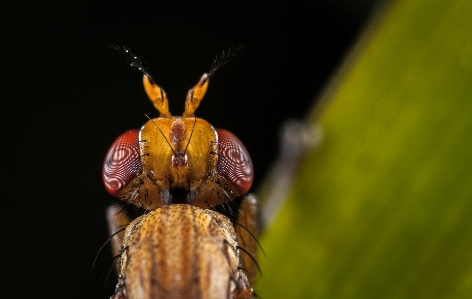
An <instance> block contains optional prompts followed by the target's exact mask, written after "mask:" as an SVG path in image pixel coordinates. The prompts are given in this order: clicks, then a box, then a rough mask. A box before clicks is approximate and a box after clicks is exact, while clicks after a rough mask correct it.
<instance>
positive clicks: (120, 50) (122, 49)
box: [109, 45, 155, 84]
mask: <svg viewBox="0 0 472 299" xmlns="http://www.w3.org/2000/svg"><path fill="white" fill-rule="evenodd" d="M109 47H110V48H111V49H112V50H113V51H114V52H115V54H118V55H120V56H122V57H123V58H124V59H125V60H126V61H127V62H129V65H130V66H131V68H133V69H135V70H137V71H140V72H141V73H143V75H144V76H146V77H147V78H148V79H149V82H151V83H152V84H155V81H154V79H153V78H152V76H151V74H150V73H149V72H148V69H147V67H146V65H145V63H144V61H143V60H141V58H140V57H139V56H138V55H136V54H134V53H133V52H131V49H130V48H129V47H127V46H118V45H109Z"/></svg>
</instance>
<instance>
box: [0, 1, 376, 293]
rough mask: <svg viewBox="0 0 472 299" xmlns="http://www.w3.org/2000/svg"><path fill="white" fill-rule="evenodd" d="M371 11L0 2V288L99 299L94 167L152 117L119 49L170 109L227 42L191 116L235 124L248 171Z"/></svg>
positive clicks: (339, 5) (303, 106) (103, 200)
mask: <svg viewBox="0 0 472 299" xmlns="http://www.w3.org/2000/svg"><path fill="white" fill-rule="evenodd" d="M374 9H375V5H374V3H373V1H366V2H341V1H326V2H313V3H308V2H306V3H294V4H292V3H288V2H286V3H272V2H271V3H259V4H251V3H184V2H180V3H175V4H174V3H164V4H157V3H156V4H154V3H147V2H145V3H141V2H139V3H138V2H133V3H131V2H127V3H115V2H106V3H105V2H103V3H99V4H92V3H90V4H86V3H49V2H48V3H37V2H29V3H19V4H16V3H10V2H8V3H6V2H2V3H1V32H0V36H1V89H0V91H1V102H0V103H1V107H0V111H1V126H0V130H1V132H0V136H1V168H0V169H1V171H2V180H1V184H2V185H1V209H0V211H1V218H0V220H1V226H0V229H1V241H0V242H1V246H0V250H1V251H0V252H1V260H0V263H1V264H0V269H1V280H0V291H1V293H0V296H1V298H33V296H38V298H108V297H109V296H110V295H111V294H112V292H113V288H114V286H113V284H112V285H111V286H110V287H108V289H107V288H104V287H103V286H102V285H103V283H104V280H103V279H99V280H98V281H99V282H98V284H97V285H94V279H95V277H96V276H97V274H98V271H99V269H100V268H101V267H103V265H104V264H105V263H106V262H107V261H108V260H109V258H110V252H109V251H108V250H106V251H105V252H104V253H102V255H101V256H100V257H99V260H98V267H96V268H95V269H92V268H91V266H92V261H93V259H94V257H95V254H96V253H97V251H98V249H99V248H100V246H101V245H102V243H103V242H104V241H105V240H106V239H107V236H108V232H107V228H106V221H105V214H104V211H105V209H106V207H107V206H108V205H110V204H111V203H113V198H112V197H111V196H109V195H108V194H107V193H106V192H105V190H104V188H103V186H102V183H101V177H100V175H101V165H102V162H103V158H104V155H105V153H106V151H107V149H108V147H109V146H110V145H111V143H112V142H113V141H114V139H115V138H116V137H117V136H118V135H119V134H121V133H122V132H124V131H125V130H127V129H131V128H139V127H140V126H141V125H143V124H144V123H145V122H146V118H145V116H144V114H148V115H150V116H151V117H157V111H155V110H154V108H153V106H152V104H151V103H150V101H149V100H148V99H147V97H146V95H145V93H144V90H143V87H142V83H141V75H140V74H139V73H138V72H136V71H134V70H132V69H131V68H130V67H128V66H127V64H126V63H125V61H124V60H123V59H119V58H116V57H115V56H114V55H113V54H112V52H111V50H110V49H109V48H108V46H107V45H108V44H118V45H127V46H129V47H130V48H131V49H132V50H133V51H134V52H135V53H136V54H138V55H139V56H140V57H141V58H142V59H143V60H144V61H145V62H146V64H147V66H148V68H149V70H150V73H151V74H152V75H153V77H154V79H155V80H156V82H157V83H158V84H159V85H160V86H161V87H162V88H164V89H165V90H166V92H167V95H168V97H169V101H170V109H171V112H172V113H173V114H174V115H181V113H182V112H183V104H184V100H185V95H186V93H187V91H188V89H189V88H191V87H193V86H194V85H195V83H196V82H197V80H198V79H199V78H200V76H201V74H202V73H204V72H206V71H208V69H209V67H210V65H211V62H212V59H213V58H214V57H215V56H216V55H218V54H220V53H221V52H222V50H225V49H227V48H228V47H229V46H231V45H233V46H234V45H241V44H242V45H244V46H245V49H244V50H243V51H242V52H241V53H240V55H239V56H238V57H237V58H236V59H234V60H233V61H231V62H230V63H229V64H227V65H226V66H225V67H223V68H222V69H220V70H219V71H217V73H216V74H215V76H214V77H213V78H212V79H211V80H210V81H211V82H210V86H209V89H208V92H207V94H206V96H205V99H204V100H203V102H202V103H201V105H200V107H199V108H198V110H197V111H196V116H197V117H201V118H204V119H206V120H208V121H209V122H210V123H211V124H213V125H214V126H215V127H222V128H226V129H228V130H230V131H232V132H233V133H235V134H236V135H237V136H238V137H239V138H240V139H241V140H242V141H243V142H244V143H245V145H246V147H247V149H248V150H249V152H250V153H251V156H252V158H253V162H254V167H255V172H256V181H255V184H254V185H253V188H252V190H256V189H257V185H258V184H259V183H260V182H261V180H262V179H263V176H264V173H265V171H266V169H267V167H268V165H269V164H270V162H271V161H272V160H273V159H274V158H275V155H276V152H277V132H278V129H279V127H280V125H281V124H282V123H283V122H284V120H286V119H288V118H293V117H296V118H302V117H303V116H305V115H306V114H307V112H308V109H309V108H310V107H311V106H312V105H313V104H314V99H315V98H316V96H317V95H318V94H319V93H320V91H321V90H322V87H323V86H324V84H325V83H326V82H327V81H328V79H329V77H330V76H331V75H332V74H333V72H334V70H335V69H336V67H337V66H339V63H340V62H341V61H342V57H343V55H344V54H345V53H346V51H347V50H348V49H349V47H350V46H351V45H352V43H353V42H354V41H355V40H356V37H357V36H358V34H359V32H360V30H361V29H362V27H363V25H364V24H365V23H366V22H367V20H368V18H369V16H370V15H372V13H373V11H374Z"/></svg>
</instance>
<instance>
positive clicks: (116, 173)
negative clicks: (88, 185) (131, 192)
mask: <svg viewBox="0 0 472 299" xmlns="http://www.w3.org/2000/svg"><path fill="white" fill-rule="evenodd" d="M138 138H139V130H129V131H127V132H125V133H123V134H122V135H121V136H120V137H118V138H117V139H116V141H115V142H114V143H113V144H112V145H111V147H110V149H109V150H108V153H107V155H106V157H105V161H104V163H103V184H104V185H105V188H106V190H107V191H108V193H110V194H111V195H113V196H117V195H118V194H119V193H120V192H121V190H122V189H123V188H124V187H125V186H126V185H127V184H129V183H130V182H131V181H132V180H133V179H134V178H135V177H136V176H137V175H139V174H140V173H141V170H142V166H141V155H140V151H139V142H138Z"/></svg>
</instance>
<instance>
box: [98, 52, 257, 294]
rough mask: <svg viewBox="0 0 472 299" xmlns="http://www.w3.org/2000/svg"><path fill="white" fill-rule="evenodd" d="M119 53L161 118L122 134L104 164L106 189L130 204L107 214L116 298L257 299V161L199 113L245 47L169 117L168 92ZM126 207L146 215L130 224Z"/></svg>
mask: <svg viewBox="0 0 472 299" xmlns="http://www.w3.org/2000/svg"><path fill="white" fill-rule="evenodd" d="M115 49H117V50H119V51H122V52H123V53H124V55H125V56H126V57H127V59H128V61H129V62H130V63H131V66H133V67H135V68H137V69H139V70H140V71H141V72H142V73H143V84H144V89H145V91H146V93H147V95H148V97H149V98H150V100H151V101H152V103H153V104H154V106H155V108H156V109H157V110H158V111H159V117H158V118H154V119H150V118H149V121H148V122H147V123H146V124H144V126H143V127H141V129H139V130H129V131H127V132H125V133H123V134H122V135H121V136H119V137H118V138H117V139H116V141H115V142H114V143H113V144H112V145H111V147H110V149H109V150H108V153H107V154H106V157H105V161H104V164H103V173H102V178H103V183H104V186H105V188H106V190H107V191H108V192H109V193H110V194H111V195H113V196H116V197H118V198H119V199H120V200H121V201H122V204H123V206H124V207H116V206H112V207H110V208H109V209H108V211H107V220H108V224H109V229H110V232H111V233H112V237H111V241H112V245H113V250H114V254H115V255H116V257H118V258H119V259H120V263H119V266H118V272H119V276H118V283H117V285H116V288H115V294H114V295H113V296H112V297H111V298H114V299H125V298H127V299H133V298H140V299H146V298H215V299H216V298H218V299H221V298H235V299H246V298H254V296H255V294H254V292H253V289H252V285H253V283H254V280H255V276H256V272H257V262H256V256H257V246H258V243H257V240H256V237H257V232H258V222H257V217H256V215H257V203H256V199H255V197H254V196H253V195H252V194H248V191H249V189H250V187H251V185H252V182H253V178H254V171H253V166H252V161H251V158H250V156H249V153H248V151H247V150H246V148H245V147H244V145H243V143H242V142H241V141H240V140H239V139H238V138H237V137H236V136H235V135H234V134H232V133H230V132H229V131H227V130H224V129H218V128H217V129H215V128H213V126H212V125H210V124H209V123H208V122H207V121H205V120H203V119H201V118H196V117H195V115H194V112H195V110H196V108H197V107H198V105H199V104H200V101H201V100H202V99H203V97H204V95H205V92H206V90H207V88H208V82H209V79H210V77H211V76H212V75H213V74H214V72H215V71H216V70H217V69H218V68H219V67H221V66H222V65H224V64H225V63H227V62H228V60H229V58H231V57H232V56H234V55H236V52H237V51H238V50H239V48H234V49H233V48H230V49H229V50H228V51H227V52H226V53H225V52H223V54H222V55H221V56H220V57H217V59H215V60H214V61H213V65H212V67H211V69H210V71H209V72H208V73H206V74H203V76H202V77H201V78H200V80H199V81H198V83H197V84H196V85H195V86H194V87H193V88H192V89H190V90H189V91H188V93H187V97H186V101H185V110H184V113H183V115H182V116H180V117H178V116H172V115H171V113H170V111H169V106H168V100H167V95H166V93H165V91H164V90H163V89H162V88H160V87H159V86H158V85H157V84H156V83H155V81H154V80H153V78H152V77H151V75H150V74H149V73H148V71H147V70H146V69H145V68H144V66H143V63H142V62H141V60H140V59H139V58H138V57H137V56H135V55H133V54H132V53H131V52H130V50H129V49H128V48H126V47H115ZM126 207H135V209H136V210H143V211H144V213H143V215H141V216H139V217H137V218H136V219H134V220H132V219H131V218H130V217H129V215H128V214H127V213H125V212H120V211H121V210H123V209H126ZM218 210H225V211H226V215H224V214H222V213H220V212H218ZM118 248H119V249H118Z"/></svg>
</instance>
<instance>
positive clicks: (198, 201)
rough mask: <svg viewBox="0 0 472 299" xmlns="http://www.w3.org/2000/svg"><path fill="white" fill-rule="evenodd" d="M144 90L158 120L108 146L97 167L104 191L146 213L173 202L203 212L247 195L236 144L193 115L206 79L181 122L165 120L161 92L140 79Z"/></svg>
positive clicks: (247, 163) (243, 153)
mask: <svg viewBox="0 0 472 299" xmlns="http://www.w3.org/2000/svg"><path fill="white" fill-rule="evenodd" d="M144 86H145V89H146V91H147V92H148V95H149V97H150V98H151V100H152V101H153V102H154V104H155V106H156V108H157V109H158V110H159V111H160V112H161V115H160V117H159V118H155V119H151V120H149V121H148V122H147V123H146V124H145V125H144V126H143V127H142V128H141V129H140V130H131V131H128V132H126V133H124V134H123V135H121V136H120V137H118V139H117V140H116V141H115V142H114V143H113V145H112V146H111V148H110V149H109V151H108V153H107V156H106V158H105V162H104V167H103V182H104V185H105V188H106V189H107V191H108V192H109V193H110V194H112V195H115V196H118V197H120V198H121V199H122V200H124V201H126V202H129V203H132V204H135V205H141V206H145V207H146V208H149V209H154V208H158V207H161V206H163V205H169V204H175V203H186V204H191V205H196V206H200V207H205V208H207V207H210V206H216V205H218V204H222V203H225V202H226V201H228V200H233V199H235V198H238V197H240V196H241V195H243V194H245V193H247V192H248V190H249V188H250V187H251V184H252V180H253V177H254V175H253V168H252V161H251V158H250V156H249V153H248V152H247V150H246V148H245V147H244V145H243V144H242V142H241V141H240V140H239V139H238V138H237V137H236V136H235V135H233V134H232V133H230V132H229V131H226V130H223V129H214V128H213V126H211V125H210V124H209V123H208V122H207V121H205V120H203V119H201V118H195V117H194V116H193V112H194V111H195V109H196V107H197V106H198V104H199V102H200V100H201V98H202V97H203V95H204V92H205V91H206V88H207V86H208V78H207V75H206V74H205V75H204V76H203V77H202V78H201V79H200V81H199V83H197V85H196V86H195V87H194V88H193V89H191V90H190V91H189V93H188V95H187V101H186V109H185V112H184V115H183V116H182V117H172V116H170V113H169V111H168V105H167V97H166V95H165V93H164V91H163V90H162V89H160V88H159V87H158V86H157V85H155V84H152V83H151V82H150V81H149V80H148V78H147V77H146V76H145V77H144Z"/></svg>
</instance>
